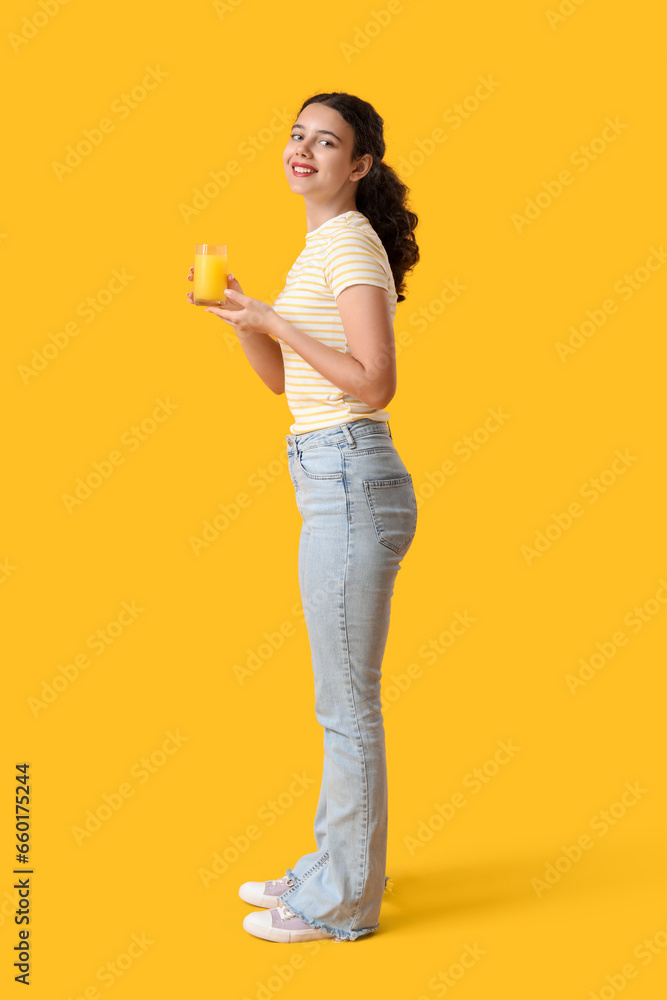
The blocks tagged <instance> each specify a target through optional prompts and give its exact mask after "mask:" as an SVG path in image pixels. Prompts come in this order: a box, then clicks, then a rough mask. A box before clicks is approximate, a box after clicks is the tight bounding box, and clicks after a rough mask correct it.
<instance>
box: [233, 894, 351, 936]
mask: <svg viewBox="0 0 667 1000" xmlns="http://www.w3.org/2000/svg"><path fill="white" fill-rule="evenodd" d="M243 929H244V930H246V931H248V933H249V934H254V935H255V937H259V938H264V940H265V941H288V942H292V943H294V942H297V941H319V940H320V939H321V938H333V937H334V935H333V934H329V932H328V931H324V930H322V929H321V928H319V927H311V926H310V924H307V923H305V921H303V920H302V919H301V917H297V916H296V915H295V914H294V913H292V911H291V910H290V909H289V908H288V907H287V906H286V905H285V903H279V904H278V906H277V907H275V908H274V909H270V910H253V912H252V913H248V914H247V915H246V916H245V917H244V919H243Z"/></svg>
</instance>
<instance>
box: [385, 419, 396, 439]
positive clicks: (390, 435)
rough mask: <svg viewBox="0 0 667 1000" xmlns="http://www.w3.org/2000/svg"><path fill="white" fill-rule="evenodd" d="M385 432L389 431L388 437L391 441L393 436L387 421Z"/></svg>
mask: <svg viewBox="0 0 667 1000" xmlns="http://www.w3.org/2000/svg"><path fill="white" fill-rule="evenodd" d="M387 430H388V431H389V437H390V438H391V439H392V440H393V437H394V435H393V434H392V433H391V427H390V426H389V421H387Z"/></svg>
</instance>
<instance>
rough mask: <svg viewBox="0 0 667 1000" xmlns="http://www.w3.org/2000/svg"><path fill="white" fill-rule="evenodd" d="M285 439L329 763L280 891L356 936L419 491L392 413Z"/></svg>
mask: <svg viewBox="0 0 667 1000" xmlns="http://www.w3.org/2000/svg"><path fill="white" fill-rule="evenodd" d="M286 441H287V455H288V465H289V472H290V476H291V479H292V483H293V486H294V490H295V498H296V504H297V508H298V510H299V513H300V515H301V517H302V519H303V524H302V528H301V534H300V538H299V553H298V576H299V589H300V592H301V603H302V606H303V610H304V616H305V622H306V628H307V630H308V640H309V643H310V651H311V656H312V667H313V676H314V687H315V715H316V718H317V721H318V722H319V724H320V725H321V726H322V728H323V730H324V764H323V770H322V784H321V787H320V796H319V801H318V805H317V810H316V814H315V823H314V832H315V844H316V850H315V851H313V852H311V853H308V854H304V855H302V857H300V858H299V859H298V861H297V862H296V863H295V865H294V867H293V868H288V869H287V874H288V875H290V876H291V877H292V879H294V884H293V885H292V886H291V887H290V888H289V889H288V890H287V891H286V892H284V893H283V894H282V895H281V896H280V897H279V902H280V903H286V904H287V906H288V907H289V909H290V910H292V911H293V912H294V913H295V914H296V915H297V916H299V917H301V918H302V920H304V921H306V923H309V924H311V925H312V926H314V927H319V928H323V929H325V930H327V931H329V932H330V933H332V934H333V936H334V937H335V938H337V939H343V940H350V941H351V940H354V939H355V938H357V937H360V936H361V935H362V934H369V933H371V932H372V931H375V930H377V928H378V926H379V923H378V920H379V915H380V905H381V902H382V893H383V891H384V886H385V864H386V854H387V818H388V808H387V801H388V800H387V766H386V756H385V734H384V721H383V717H382V706H381V702H380V681H381V675H382V658H383V655H384V650H385V645H386V641H387V635H388V631H389V613H390V605H391V598H392V595H393V592H394V581H395V579H396V574H397V573H398V570H399V569H400V565H401V560H402V559H403V557H404V556H405V554H406V552H407V551H408V549H409V548H410V545H411V543H412V540H413V538H414V535H415V531H416V527H417V502H416V498H415V492H414V488H413V484H412V477H411V475H410V473H409V472H408V471H407V469H406V467H405V465H404V464H403V462H402V460H401V458H400V456H399V454H398V452H397V450H396V447H395V446H394V442H393V439H392V436H391V430H390V429H389V427H388V425H387V423H385V422H384V421H383V422H380V421H376V420H371V419H370V418H369V417H362V418H360V419H358V420H354V421H351V422H350V423H346V424H338V425H336V426H334V427H326V428H323V429H321V430H315V431H309V432H306V433H303V434H295V435H294V436H292V435H287V436H286Z"/></svg>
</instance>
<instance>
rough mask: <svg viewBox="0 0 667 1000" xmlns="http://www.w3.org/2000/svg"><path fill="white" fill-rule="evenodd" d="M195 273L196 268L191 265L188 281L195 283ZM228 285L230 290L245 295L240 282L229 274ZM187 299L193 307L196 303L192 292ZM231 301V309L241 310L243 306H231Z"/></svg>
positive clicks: (187, 294)
mask: <svg viewBox="0 0 667 1000" xmlns="http://www.w3.org/2000/svg"><path fill="white" fill-rule="evenodd" d="M194 273H195V267H194V264H191V265H190V271H189V272H188V281H194ZM227 284H228V286H229V287H230V288H232V289H234V290H235V291H237V292H241V294H243V289H242V288H241V286H240V285H239V283H238V281H237V280H236V278H235V277H234V275H233V274H228V275H227ZM185 297H186V299H187V300H188V302H189V303H190V305H192V306H193V305H194V304H195V303H194V295H193V293H192V292H186V294H185ZM231 301H232V300H231V298H230V299H229V307H230V309H240V308H241V306H239V305H231Z"/></svg>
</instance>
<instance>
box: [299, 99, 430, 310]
mask: <svg viewBox="0 0 667 1000" xmlns="http://www.w3.org/2000/svg"><path fill="white" fill-rule="evenodd" d="M309 104H326V105H327V107H330V108H334V110H335V111H338V113H339V114H340V115H341V117H342V118H344V119H345V121H346V122H347V123H348V125H350V126H351V128H352V130H353V132H354V145H353V148H352V159H353V160H355V159H358V158H359V157H361V156H365V155H366V154H367V153H370V155H371V156H372V157H373V165H372V166H371V169H370V170H369V171H368V173H367V174H365V175H364V176H363V177H362V178H361V180H360V181H359V184H358V186H357V199H356V201H357V211H358V212H361V213H362V215H365V216H366V218H367V219H368V221H369V222H370V224H371V226H372V227H373V229H374V230H375V232H376V233H377V234H378V236H379V237H380V239H381V240H382V244H383V246H384V248H385V250H386V251H387V257H388V258H389V264H390V265H391V271H392V274H393V276H394V284H395V286H396V297H397V301H398V302H403V301H404V300H405V295H403V292H404V290H405V275H406V273H407V272H408V271H412V270H413V268H414V267H415V265H416V264H417V262H418V260H419V247H418V246H417V241H416V240H415V236H414V229H415V227H416V226H417V223H418V222H419V219H418V217H417V216H416V215H415V213H414V212H411V211H410V209H409V208H408V207H407V204H406V202H407V196H408V191H409V189H408V188H407V187H406V185H405V184H404V183H403V182H402V180H401V179H400V177H399V176H398V174H397V173H396V172H395V171H394V169H393V168H392V167H390V166H389V164H388V163H385V161H384V160H383V156H384V154H385V142H384V133H383V125H384V120H383V119H382V118H381V117H380V115H379V114H378V113H377V111H376V110H375V108H374V107H373V106H372V105H371V104H369V103H368V101H363V100H362V99H361V98H360V97H355V96H354V95H353V94H344V93H339V92H336V91H334V93H331V94H315V95H314V96H313V97H309V98H308V100H306V101H304V102H303V104H302V105H301V107H300V108H299V114H301V112H302V111H303V109H304V108H305V107H307V105H309Z"/></svg>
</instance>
